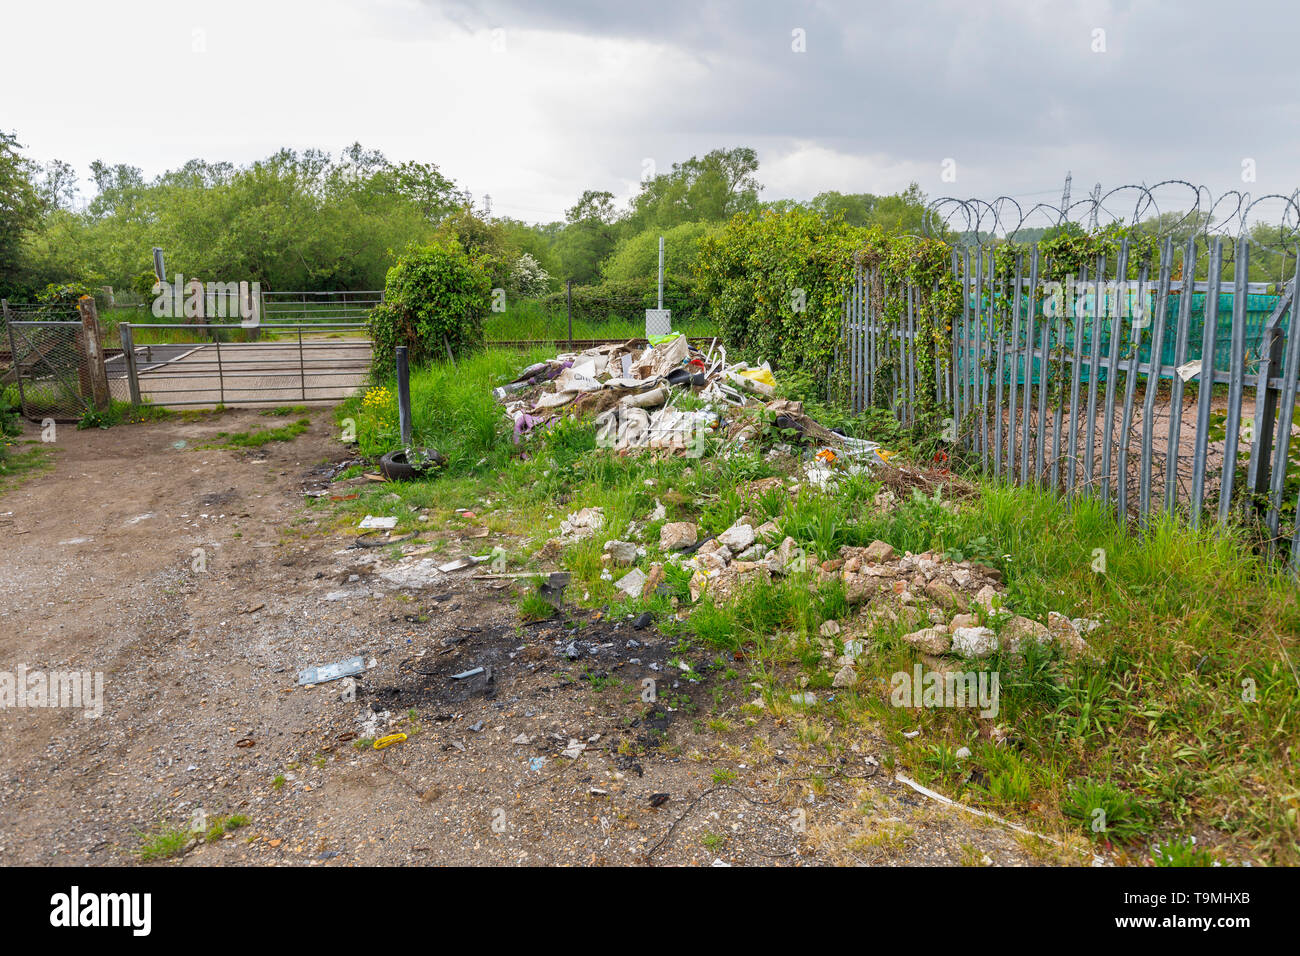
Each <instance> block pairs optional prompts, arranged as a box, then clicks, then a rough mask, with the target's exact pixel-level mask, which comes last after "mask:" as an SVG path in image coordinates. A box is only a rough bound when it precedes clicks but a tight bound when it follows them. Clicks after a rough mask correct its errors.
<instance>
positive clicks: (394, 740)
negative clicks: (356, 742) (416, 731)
mask: <svg viewBox="0 0 1300 956" xmlns="http://www.w3.org/2000/svg"><path fill="white" fill-rule="evenodd" d="M405 740H406V734H389V735H388V736H387V737H380V738H379V739H378V740H376V741H375V743H374V748H375V749H376V750H383V749H384V748H385V747H391V746H392V745H393V744H400V743H402V742H403V741H405Z"/></svg>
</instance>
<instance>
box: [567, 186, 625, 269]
mask: <svg viewBox="0 0 1300 956" xmlns="http://www.w3.org/2000/svg"><path fill="white" fill-rule="evenodd" d="M564 218H565V222H566V223H567V225H566V226H565V228H564V231H563V232H561V233H560V235H559V237H558V238H557V239H556V242H555V252H556V255H557V256H558V257H559V259H560V267H561V270H562V271H563V272H564V275H565V277H566V278H569V279H572V280H573V281H575V282H578V283H587V282H592V281H594V280H595V279H597V278H598V277H599V272H600V263H601V262H602V261H603V260H604V259H605V257H606V256H608V255H609V254H610V252H611V251H612V250H613V248H614V243H615V240H616V239H617V235H618V233H617V230H616V229H615V220H616V219H617V213H616V211H615V209H614V194H613V193H610V192H603V191H598V190H594V189H588V190H587V191H586V192H584V193H583V194H582V196H581V198H579V199H578V201H577V203H575V204H574V205H573V207H572V208H570V209H569V210H567V211H566V212H565V214H564Z"/></svg>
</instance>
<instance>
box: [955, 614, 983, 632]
mask: <svg viewBox="0 0 1300 956" xmlns="http://www.w3.org/2000/svg"><path fill="white" fill-rule="evenodd" d="M979 623H980V622H979V619H978V618H976V617H975V615H974V614H957V615H955V616H954V617H953V619H952V620H951V621H949V622H948V633H949V634H951V633H952V632H953V631H955V630H957V628H959V627H979Z"/></svg>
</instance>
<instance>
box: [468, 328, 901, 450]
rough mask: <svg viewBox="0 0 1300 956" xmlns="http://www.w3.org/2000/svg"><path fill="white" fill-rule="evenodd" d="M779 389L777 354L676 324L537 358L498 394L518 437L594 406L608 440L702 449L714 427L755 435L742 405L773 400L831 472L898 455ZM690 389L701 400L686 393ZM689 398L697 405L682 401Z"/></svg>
mask: <svg viewBox="0 0 1300 956" xmlns="http://www.w3.org/2000/svg"><path fill="white" fill-rule="evenodd" d="M775 391H776V379H775V378H774V377H773V375H772V369H771V367H770V366H769V365H768V363H766V362H764V363H763V364H762V365H760V366H757V367H751V366H750V365H748V364H747V363H745V362H729V361H728V360H727V352H726V349H725V348H723V347H721V346H719V345H718V344H717V341H716V339H715V340H714V341H713V343H712V344H710V346H709V347H708V349H707V350H703V351H702V350H700V349H698V348H695V347H694V346H692V345H691V344H690V342H689V341H688V340H687V338H686V336H684V335H681V334H680V333H676V332H674V333H670V334H669V335H666V336H656V337H654V338H652V339H651V340H649V343H648V344H646V345H641V344H639V343H638V342H636V341H628V342H623V343H610V344H605V345H600V346H597V347H595V348H590V349H587V350H586V351H583V352H566V353H562V354H560V355H557V356H556V357H555V358H553V359H550V360H548V361H545V362H538V363H537V364H535V365H531V366H529V367H528V368H526V369H524V370H523V371H522V372H520V373H519V375H518V376H516V377H515V379H514V380H513V381H511V382H509V383H507V384H505V385H502V386H501V387H500V388H497V389H495V390H494V392H493V394H494V396H495V397H496V398H497V400H498V401H500V402H502V403H503V404H504V405H505V411H506V416H507V417H508V418H509V419H510V421H511V423H512V424H513V426H514V435H515V442H516V443H519V442H521V441H522V440H523V438H524V436H525V435H527V434H528V433H530V432H531V431H533V430H534V429H536V428H537V427H539V426H541V425H544V424H546V423H547V422H550V421H552V420H554V419H555V418H557V417H559V416H561V415H581V414H593V415H595V416H596V424H597V429H598V432H597V435H598V440H599V441H600V443H601V445H602V446H604V447H613V448H618V449H637V448H649V449H664V450H667V451H669V452H672V453H677V454H692V453H693V454H696V455H698V454H701V453H702V445H703V439H704V438H706V437H708V436H710V435H714V436H720V437H726V438H729V439H731V440H733V441H735V442H738V443H743V442H746V441H753V440H755V439H756V438H757V437H758V430H759V425H758V424H757V423H756V422H755V421H754V418H755V416H753V415H745V414H743V413H742V412H743V410H745V409H753V410H757V409H759V408H766V409H767V412H768V413H769V417H770V420H771V421H772V422H773V423H774V424H775V425H776V427H777V428H779V429H782V430H783V431H784V430H786V429H790V430H791V431H790V432H789V434H791V435H798V436H799V438H800V440H801V442H802V443H803V444H806V445H809V446H811V447H812V449H813V450H814V451H816V449H821V450H822V452H825V453H826V454H823V455H822V457H821V459H820V460H819V462H818V467H819V468H820V470H821V471H825V472H826V473H827V475H829V468H828V465H829V463H831V462H839V463H841V464H843V463H844V462H842V461H841V459H846V460H847V461H848V462H850V463H851V464H852V465H854V466H857V467H862V466H863V465H864V464H865V465H870V464H874V463H875V462H877V461H883V460H887V459H888V453H887V452H881V450H880V447H879V445H877V444H876V443H875V442H870V441H864V440H861V439H855V438H850V437H847V436H845V435H841V434H839V433H838V432H835V431H832V430H830V429H828V428H824V427H822V426H821V425H820V424H819V423H818V422H816V421H814V420H813V419H812V418H810V417H809V416H808V415H806V414H805V413H804V410H803V406H802V404H801V403H800V402H793V401H786V400H782V399H777V398H776V397H775ZM686 395H690V396H693V397H694V400H693V401H691V402H689V403H682V402H680V399H681V398H682V396H686ZM684 404H689V407H678V406H679V405H684ZM819 454H821V453H819Z"/></svg>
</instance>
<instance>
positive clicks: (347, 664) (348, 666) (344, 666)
mask: <svg viewBox="0 0 1300 956" xmlns="http://www.w3.org/2000/svg"><path fill="white" fill-rule="evenodd" d="M365 669H366V659H365V658H364V657H349V658H348V659H347V660H345V661H338V662H336V663H333V664H322V665H321V666H319V667H309V668H307V669H306V670H304V671H299V673H298V686H299V687H306V686H307V685H308V684H324V683H326V682H327V681H332V680H338V679H339V678H340V677H352V676H354V675H356V674H360V673H361V672H362V671H363V670H365Z"/></svg>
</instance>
